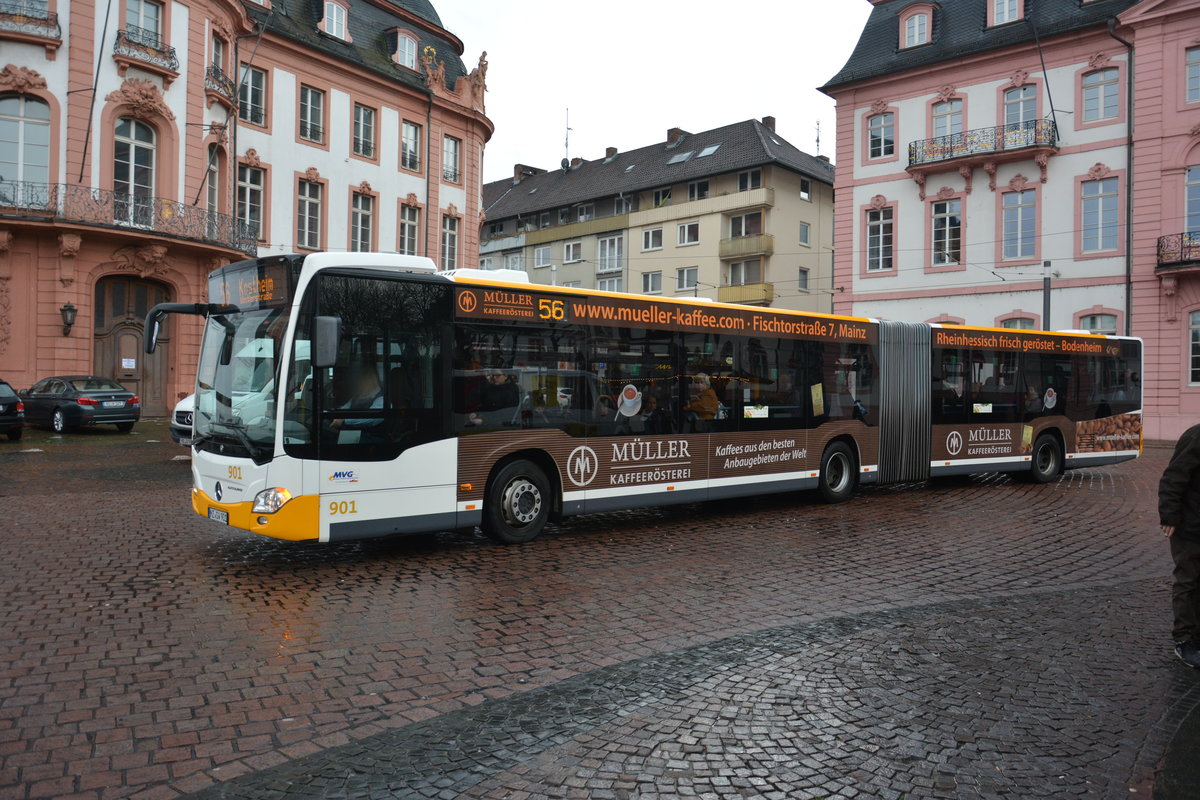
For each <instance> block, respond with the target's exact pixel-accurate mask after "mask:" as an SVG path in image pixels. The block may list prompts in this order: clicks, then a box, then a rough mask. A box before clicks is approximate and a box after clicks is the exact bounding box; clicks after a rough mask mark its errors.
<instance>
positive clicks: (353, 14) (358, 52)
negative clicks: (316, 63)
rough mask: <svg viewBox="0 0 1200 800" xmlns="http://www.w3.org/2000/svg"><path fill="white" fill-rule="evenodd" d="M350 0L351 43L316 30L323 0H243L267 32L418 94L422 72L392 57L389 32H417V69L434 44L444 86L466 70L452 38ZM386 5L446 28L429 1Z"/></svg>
mask: <svg viewBox="0 0 1200 800" xmlns="http://www.w3.org/2000/svg"><path fill="white" fill-rule="evenodd" d="M349 3H350V12H349V14H348V15H347V20H348V23H347V24H348V28H349V32H350V39H351V41H349V42H344V41H342V40H340V39H336V38H334V37H332V36H326V35H325V34H323V33H321V32H320V31H318V30H317V23H318V22H320V21H321V17H322V15H323V13H324V8H323V6H324V4H323V3H322V2H320V0H272V3H271V8H270V9H266V8H262V7H260V6H257V5H254V4H247V6H246V10H247V12H248V13H249V14H250V16H251V18H253V19H254V20H256V21H258V22H266V23H267V25H268V32H269V33H270V34H273V35H275V36H280V37H282V38H284V39H289V40H291V41H293V42H297V43H299V44H302V45H304V46H305V47H308V48H311V49H313V50H317V51H319V52H321V53H324V54H325V56H326V57H328V58H330V59H335V60H338V61H346V62H349V63H351V64H355V65H357V66H359V67H363V68H365V69H368V70H370V71H371V72H374V73H376V74H378V75H381V76H383V77H385V78H390V79H392V80H394V81H396V82H397V83H401V84H404V85H406V86H410V87H412V88H413V89H416V90H417V91H420V92H422V93H428V90H427V89H426V87H425V80H424V76H423V74H422V73H421V72H420V71H418V72H414V71H413V70H410V69H406V68H404V67H401V66H399V65H398V64H396V63H395V62H394V61H392V56H391V53H392V46H393V45H392V42H391V41H389V40H390V39H392V38H393V37H391V36H389V34H388V33H387V31H389V30H391V29H393V28H398V27H399V28H404V29H406V30H413V32H414V33H416V34H417V35H418V38H419V41H418V43H417V68H418V70H420V68H421V62H420V58H421V53H422V52H424V50H425V46H426V45H432V46H433V48H434V49H435V50H437V58H438V60H439V61H444V62H446V87H447V88H449V89H453V88H454V82H455V81H457V80H458V79H459V78H460V77H461V76H463V75H466V74H467V70H466V68H465V67H464V66H463V62H462V59H461V58H459V55H458V49H457V45H455V44H454V43H452V42H451V41H450V39H447V38H444V37H441V36H435V35H433V34H430V33H428V32H427V31H424V30H414V26H413V25H412V24H411V23H410V22H409V21H408V20H406V19H404V18H402V17H401V16H400V15H399V14H398V13H397V14H393V13H390V12H388V11H387V10H386V9H383V8H380V7H379V6H377V5H374V4H372V3H367V2H363V1H362V0H349ZM390 4H391V5H393V6H396V7H397V8H402V9H404V10H405V11H409V12H411V13H413V14H416V15H417V16H419V17H421V18H422V19H424V20H426V21H428V22H431V23H433V24H434V25H436V26H437V27H438V28H439V29H442V30H444V28H442V22H441V19H440V18H439V17H438V15H437V12H436V11H434V10H433V6H432V5H430V4H429V2H428V1H427V0H392V2H391V3H390Z"/></svg>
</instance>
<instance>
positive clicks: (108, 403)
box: [104, 400, 125, 408]
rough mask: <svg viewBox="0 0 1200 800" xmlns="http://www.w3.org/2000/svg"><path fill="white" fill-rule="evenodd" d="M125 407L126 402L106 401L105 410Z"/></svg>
mask: <svg viewBox="0 0 1200 800" xmlns="http://www.w3.org/2000/svg"><path fill="white" fill-rule="evenodd" d="M123 405H125V401H124V400H105V401H104V407H105V408H119V407H120V406H123Z"/></svg>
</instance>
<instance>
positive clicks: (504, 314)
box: [455, 286, 879, 344]
mask: <svg viewBox="0 0 1200 800" xmlns="http://www.w3.org/2000/svg"><path fill="white" fill-rule="evenodd" d="M455 313H456V314H457V316H458V317H459V318H460V319H463V318H465V319H488V320H517V321H528V322H537V323H550V324H554V323H560V322H561V323H563V324H577V325H613V326H616V327H645V328H656V329H659V330H674V331H685V332H688V333H714V332H725V333H736V334H742V335H746V336H778V337H782V338H795V339H827V340H830V341H837V342H861V343H864V344H867V343H869V344H875V343H876V342H877V341H878V338H879V337H878V333H877V329H876V326H875V325H873V324H871V323H869V322H865V321H861V320H851V319H831V318H827V317H817V316H806V315H801V314H781V313H777V312H773V311H770V310H768V309H760V308H756V307H753V306H746V307H745V308H744V309H732V308H724V307H720V306H708V305H707V304H700V303H696V304H688V303H665V302H659V301H655V300H642V299H640V298H632V297H629V298H626V297H585V296H564V295H559V294H550V293H542V292H536V291H525V290H520V289H499V288H497V289H492V288H486V287H480V286H474V287H460V288H459V289H457V291H456V293H455Z"/></svg>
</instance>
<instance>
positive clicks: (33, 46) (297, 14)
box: [0, 0, 492, 414]
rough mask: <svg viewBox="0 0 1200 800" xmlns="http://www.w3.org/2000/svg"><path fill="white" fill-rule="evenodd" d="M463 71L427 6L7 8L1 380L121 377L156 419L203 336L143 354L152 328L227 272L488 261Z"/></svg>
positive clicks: (401, 2)
mask: <svg viewBox="0 0 1200 800" xmlns="http://www.w3.org/2000/svg"><path fill="white" fill-rule="evenodd" d="M462 54H463V45H462V42H461V41H459V40H458V38H456V37H455V36H454V35H453V34H452V33H450V32H449V31H447V30H446V29H445V28H443V27H442V23H441V20H440V19H439V17H438V15H437V12H436V11H434V9H433V7H432V6H431V5H430V3H429V2H428V1H427V0H325V1H324V2H306V1H305V0H261V2H260V1H259V0H246V2H239V0H207V2H199V3H193V2H182V1H181V0H117V2H115V3H114V4H113V5H112V6H111V8H110V7H107V6H99V5H97V4H95V3H94V2H89V1H88V0H5V2H3V3H0V377H2V378H4V379H5V380H7V381H9V382H10V383H12V384H13V385H14V386H17V387H27V386H29V385H30V384H32V383H33V382H34V381H35V380H37V379H38V378H40V377H45V376H48V375H56V374H57V375H62V374H97V375H103V376H107V377H113V378H116V379H118V380H120V381H121V382H122V383H125V384H126V385H127V386H129V387H130V388H133V389H134V390H135V391H137V392H138V393H139V394H140V395H141V397H142V402H143V408H144V409H145V411H146V413H149V414H155V413H158V414H161V413H164V412H166V411H167V410H168V409H169V408H170V406H171V405H172V404H173V403H174V402H175V400H176V399H177V398H178V397H180V396H183V395H185V394H187V393H188V392H190V391H191V387H192V385H193V383H194V379H195V364H196V361H197V356H198V346H199V336H200V330H201V324H200V322H199V321H198V320H195V319H192V320H188V319H186V318H174V319H172V321H171V322H170V323H169V325H168V327H167V329H166V346H165V347H160V348H159V350H158V352H157V353H156V354H155V355H153V356H146V355H145V354H144V353H143V352H142V346H141V345H142V333H143V331H142V326H143V319H144V317H145V313H146V311H147V310H148V308H149V307H150V306H152V305H153V304H154V303H156V302H162V301H167V300H170V301H182V302H189V301H199V300H202V299H204V297H205V291H206V284H205V278H206V275H207V274H208V272H209V271H211V270H212V269H215V268H216V267H219V266H221V265H223V264H227V263H230V262H231V261H235V260H238V259H242V258H246V257H249V256H254V255H266V254H270V253H281V252H294V251H299V252H305V251H315V250H346V251H353V250H396V251H400V252H404V253H412V254H418V255H429V256H430V257H432V258H434V259H435V260H436V261H438V263H439V264H441V265H442V266H443V267H446V268H449V267H453V266H460V265H474V264H475V263H477V260H478V247H479V242H478V232H479V225H480V214H481V200H480V186H481V181H480V176H481V172H482V160H483V147H484V144H485V142H486V141H487V139H488V138H489V137H490V136H491V133H492V125H491V122H490V121H489V120H488V119H487V117H486V116H485V114H484V91H485V88H486V87H485V78H486V71H487V61H486V59H485V58H484V57H481V58H480V59H479V64H478V66H477V67H475V68H474V69H471V70H470V71H468V70H467V69H466V68H465V67H464V65H463V62H462V60H461V56H462ZM485 55H486V54H485ZM68 321H70V322H72V324H70V325H68V324H66V323H67V322H68Z"/></svg>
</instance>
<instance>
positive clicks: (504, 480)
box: [483, 460, 550, 544]
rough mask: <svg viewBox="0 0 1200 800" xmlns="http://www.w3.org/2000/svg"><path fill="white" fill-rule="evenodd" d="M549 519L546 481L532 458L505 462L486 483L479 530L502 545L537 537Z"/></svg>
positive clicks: (548, 484) (548, 493)
mask: <svg viewBox="0 0 1200 800" xmlns="http://www.w3.org/2000/svg"><path fill="white" fill-rule="evenodd" d="M549 519H550V481H549V480H547V478H546V474H545V473H544V472H542V469H541V467H539V466H538V465H537V464H534V463H533V462H532V461H525V460H520V461H513V462H510V463H508V464H505V465H504V466H503V467H502V468H501V469H500V471H499V472H497V473H496V474H495V475H494V476H493V477H492V480H491V481H490V482H489V483H488V490H487V496H486V497H485V498H484V503H483V532H484V534H485V535H487V537H488V538H490V539H493V540H495V541H497V542H500V543H502V544H523V543H525V542H529V541H532V540H533V539H535V538H537V536H538V534H540V533H541V532H542V529H543V528H545V527H546V521H547V520H549Z"/></svg>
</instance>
